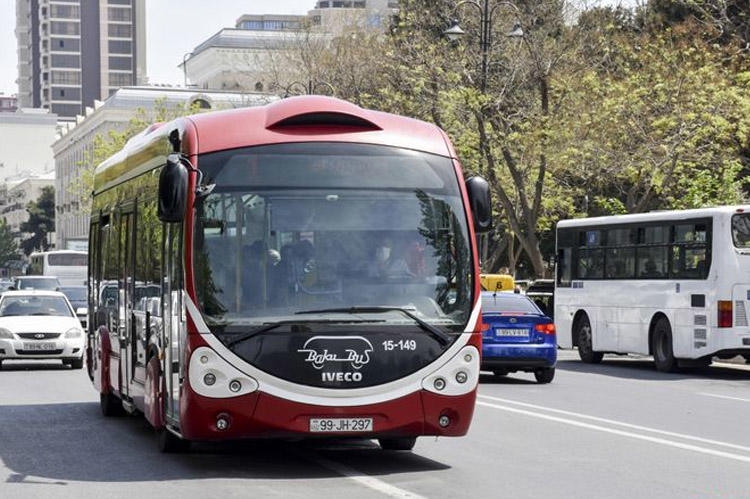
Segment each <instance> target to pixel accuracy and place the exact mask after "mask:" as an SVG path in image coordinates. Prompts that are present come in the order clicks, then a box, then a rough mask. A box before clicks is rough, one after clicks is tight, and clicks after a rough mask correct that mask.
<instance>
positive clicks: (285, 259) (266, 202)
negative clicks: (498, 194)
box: [87, 96, 491, 452]
mask: <svg viewBox="0 0 750 499" xmlns="http://www.w3.org/2000/svg"><path fill="white" fill-rule="evenodd" d="M490 211H491V210H490V197H489V188H488V185H487V183H486V182H485V181H484V180H483V179H481V178H480V177H472V178H469V179H468V180H466V181H464V177H463V174H462V171H461V166H460V164H459V162H458V159H457V158H456V153H455V151H454V149H453V147H452V145H451V144H450V141H449V140H448V137H447V136H446V134H445V133H444V132H443V131H442V130H440V129H439V128H437V127H436V126H434V125H431V124H428V123H424V122H421V121H417V120H413V119H409V118H405V117H401V116H395V115H391V114H386V113H382V112H375V111H372V110H366V109H362V108H360V107H358V106H355V105H353V104H351V103H348V102H345V101H342V100H338V99H333V98H329V97H322V96H304V97H294V98H289V99H284V100H280V101H277V102H274V103H271V104H269V105H266V106H262V107H255V108H244V109H234V110H227V111H215V112H209V113H205V114H198V115H194V116H189V117H185V118H180V119H177V120H175V121H172V122H169V123H165V124H156V125H152V126H151V127H150V128H148V129H147V130H145V131H144V132H142V133H141V134H140V135H138V136H136V137H134V138H133V139H131V140H130V141H129V142H128V143H127V144H126V146H125V147H124V148H123V149H122V150H121V151H119V152H118V153H116V154H115V155H114V156H112V157H111V158H109V159H108V160H106V161H105V162H103V163H102V164H101V165H99V166H98V167H97V169H96V171H95V180H94V198H93V209H92V216H91V226H90V229H91V231H90V242H89V244H90V257H89V258H90V261H89V302H90V307H89V311H90V318H89V320H90V321H91V322H90V323H91V324H92V325H93V327H91V328H89V331H90V334H89V336H88V345H87V349H88V351H87V353H88V356H87V358H88V362H87V366H88V372H89V375H90V377H91V379H92V381H93V384H94V386H95V388H96V389H97V390H98V391H99V393H100V397H101V409H102V412H103V413H104V415H106V416H109V415H114V414H117V413H121V412H123V411H125V412H129V413H143V414H144V415H145V417H146V419H147V420H148V421H149V423H150V424H151V425H153V426H154V428H156V430H157V432H158V434H159V439H158V440H159V445H160V448H161V449H162V451H165V452H172V451H179V450H184V449H185V448H186V447H187V446H188V445H189V444H190V442H191V441H210V440H213V441H216V440H224V439H247V438H274V437H333V436H335V437H337V438H340V437H346V436H352V437H364V438H372V439H378V441H379V443H380V445H381V447H383V448H384V449H401V450H409V449H411V448H412V447H413V446H414V443H415V441H416V438H417V437H418V436H421V435H443V436H460V435H464V434H466V432H467V431H468V428H469V424H470V422H471V418H472V413H473V410H474V402H475V396H476V387H477V383H478V378H479V360H480V359H479V356H480V351H481V332H480V329H481V320H480V298H479V297H480V294H479V279H478V275H479V274H478V263H477V262H478V257H477V248H476V244H475V241H476V233H475V231H476V232H479V231H484V230H487V229H488V228H489V226H490V224H491V220H490Z"/></svg>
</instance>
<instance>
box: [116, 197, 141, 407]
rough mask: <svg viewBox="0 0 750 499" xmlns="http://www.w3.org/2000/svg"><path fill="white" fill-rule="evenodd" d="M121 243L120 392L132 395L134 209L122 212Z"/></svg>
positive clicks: (134, 350)
mask: <svg viewBox="0 0 750 499" xmlns="http://www.w3.org/2000/svg"><path fill="white" fill-rule="evenodd" d="M120 237H121V239H120V244H121V246H120V247H121V248H122V255H123V266H122V267H123V268H122V280H121V282H120V289H119V293H120V321H119V329H118V333H119V334H118V337H119V343H120V382H121V384H120V393H121V394H122V396H123V397H130V396H131V390H130V381H131V380H132V379H133V368H134V365H135V364H134V362H133V357H134V356H135V355H136V348H135V342H136V341H137V338H136V335H135V322H134V320H133V300H134V292H135V282H134V272H133V265H134V260H135V254H134V253H135V252H134V249H135V245H134V244H133V211H132V209H130V210H128V211H125V212H123V213H122V216H121V218H120Z"/></svg>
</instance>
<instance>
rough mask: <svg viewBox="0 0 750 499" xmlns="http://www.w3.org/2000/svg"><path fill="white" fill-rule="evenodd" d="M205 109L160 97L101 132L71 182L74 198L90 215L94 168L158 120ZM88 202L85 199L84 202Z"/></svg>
mask: <svg viewBox="0 0 750 499" xmlns="http://www.w3.org/2000/svg"><path fill="white" fill-rule="evenodd" d="M202 111H204V110H203V109H201V108H200V106H199V104H198V103H194V104H192V105H188V104H174V105H171V106H170V105H168V104H167V102H166V100H164V99H160V100H157V101H156V103H155V104H154V106H153V107H152V108H151V109H148V110H147V109H144V108H138V109H136V110H135V111H134V112H133V116H132V118H130V120H129V121H128V122H127V124H125V125H124V126H122V127H119V128H115V129H112V130H109V131H108V132H106V133H100V134H97V135H96V137H94V143H93V147H92V148H91V150H89V151H88V154H87V155H86V158H85V159H84V160H83V161H82V162H81V163H80V165H79V166H80V168H79V172H78V173H79V175H78V177H77V178H75V179H74V180H73V181H72V182H71V183H70V185H69V187H68V189H69V192H70V193H71V194H72V195H73V196H74V198H77V199H80V200H81V201H82V202H81V204H80V208H79V209H80V210H81V211H82V212H83V213H85V214H88V213H89V212H90V210H91V194H92V192H93V186H94V170H95V169H96V167H97V166H98V165H99V164H100V163H101V162H103V161H104V160H105V159H107V158H109V157H110V156H112V155H113V154H115V153H116V152H117V151H119V150H120V149H122V148H123V147H124V146H125V143H126V142H127V141H128V140H129V139H130V138H132V137H133V136H135V135H137V134H138V133H140V132H142V131H143V130H144V129H146V128H147V127H148V126H150V125H152V124H154V123H164V122H168V121H172V120H174V119H176V118H179V117H181V116H187V115H191V114H196V113H199V112H202ZM84 201H85V202H84Z"/></svg>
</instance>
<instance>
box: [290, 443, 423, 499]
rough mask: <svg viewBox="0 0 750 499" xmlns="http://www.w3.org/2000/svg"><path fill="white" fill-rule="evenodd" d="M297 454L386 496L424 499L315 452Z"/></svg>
mask: <svg viewBox="0 0 750 499" xmlns="http://www.w3.org/2000/svg"><path fill="white" fill-rule="evenodd" d="M295 454H297V455H298V456H300V457H302V458H304V459H307V460H308V461H311V462H314V463H316V464H319V465H320V466H322V467H324V468H326V469H329V470H331V471H333V472H335V473H338V474H339V475H342V476H344V477H346V478H349V479H350V480H353V481H355V482H357V483H359V484H360V485H364V486H365V487H368V488H370V489H372V490H375V491H377V492H380V493H381V494H384V495H386V496H388V497H399V498H404V499H426V498H425V497H424V496H420V495H419V494H414V493H413V492H409V491H408V490H404V489H400V488H398V487H396V486H395V485H391V484H389V483H387V482H384V481H383V480H379V479H377V478H374V477H371V476H368V475H365V474H364V473H362V472H361V471H357V470H355V469H354V468H350V467H349V466H346V465H344V464H341V463H338V462H336V461H331V460H330V459H326V458H324V457H322V456H320V455H318V454H317V453H315V452H295Z"/></svg>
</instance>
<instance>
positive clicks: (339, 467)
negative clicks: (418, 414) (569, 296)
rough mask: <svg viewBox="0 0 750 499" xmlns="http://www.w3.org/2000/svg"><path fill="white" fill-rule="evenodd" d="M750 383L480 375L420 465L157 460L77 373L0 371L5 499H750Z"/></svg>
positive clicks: (636, 373) (240, 447) (600, 372)
mask: <svg viewBox="0 0 750 499" xmlns="http://www.w3.org/2000/svg"><path fill="white" fill-rule="evenodd" d="M749 415H750V369H748V368H747V367H746V366H741V365H732V364H721V365H714V366H712V367H710V368H708V369H706V370H702V371H690V372H684V373H679V374H664V373H659V372H656V371H655V369H654V367H653V365H652V363H651V362H649V361H648V359H639V358H634V357H624V358H621V357H611V358H610V357H605V360H604V362H603V363H602V364H600V365H586V364H582V363H581V362H580V361H578V360H577V355H576V354H575V352H571V351H562V352H561V360H560V361H559V364H558V370H557V375H556V378H555V380H554V381H553V382H552V383H551V384H549V385H537V384H536V383H534V381H533V376H532V375H530V374H516V375H510V376H508V377H506V378H501V379H495V378H492V377H489V376H488V377H483V378H482V380H481V385H480V389H479V398H478V404H477V407H476V411H475V414H474V421H473V424H472V428H471V431H470V432H469V435H467V436H466V437H463V438H455V439H448V438H444V439H435V438H427V437H426V438H422V439H419V440H418V441H417V445H416V446H415V448H414V451H413V452H411V453H408V452H384V451H381V450H380V449H379V448H378V447H377V446H376V445H375V444H374V443H372V442H370V441H354V442H352V441H341V442H327V443H325V444H322V443H305V442H255V443H250V444H247V443H246V444H224V445H208V444H199V445H196V446H194V450H193V452H192V453H191V454H187V455H163V454H160V453H159V452H158V450H157V448H156V438H155V435H154V434H153V432H152V431H151V430H150V429H149V427H148V426H147V425H146V423H145V422H144V420H143V419H142V418H137V417H123V418H113V419H105V418H103V417H102V416H101V415H100V413H99V404H98V396H97V394H96V392H95V391H94V390H93V388H92V386H91V384H90V382H89V380H88V378H87V376H86V375H85V373H84V371H73V370H70V369H69V368H67V367H62V366H61V365H58V364H56V363H43V364H32V363H24V362H6V363H4V365H3V368H2V370H1V371H0V497H1V498H3V499H14V498H31V497H34V498H47V497H50V498H82V497H83V498H87V497H102V498H120V497H122V498H128V499H134V498H137V499H145V498H152V497H153V498H156V497H159V498H164V497H170V498H175V497H179V498H180V499H186V498H193V497H196V498H198V497H200V498H206V497H221V498H222V499H224V498H231V497H285V498H294V497H300V498H310V497H325V498H327V499H334V498H352V497H356V498H370V497H372V498H378V497H380V498H382V497H435V498H461V497H482V498H483V497H493V498H494V497H512V498H540V497H552V498H594V497H596V498H601V497H607V498H634V497H645V498H648V497H659V498H681V499H683V498H709V497H716V498H723V499H726V498H734V497H737V498H739V497H745V498H747V497H750V431H748V416H749Z"/></svg>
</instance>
